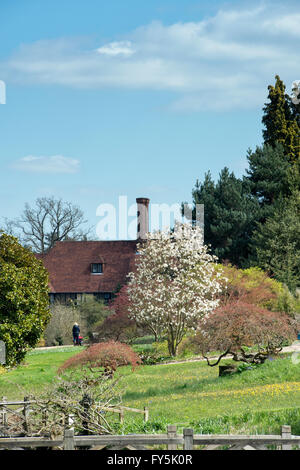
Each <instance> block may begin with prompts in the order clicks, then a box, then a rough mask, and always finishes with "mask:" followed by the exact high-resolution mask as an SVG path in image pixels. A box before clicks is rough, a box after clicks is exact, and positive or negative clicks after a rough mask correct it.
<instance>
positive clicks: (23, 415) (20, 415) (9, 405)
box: [0, 397, 149, 437]
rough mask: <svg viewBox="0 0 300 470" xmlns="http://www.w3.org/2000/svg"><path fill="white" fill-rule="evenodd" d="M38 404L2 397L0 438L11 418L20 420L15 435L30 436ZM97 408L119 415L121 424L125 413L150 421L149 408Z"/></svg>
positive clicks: (69, 418) (0, 405)
mask: <svg viewBox="0 0 300 470" xmlns="http://www.w3.org/2000/svg"><path fill="white" fill-rule="evenodd" d="M35 403H36V402H35V401H34V400H33V401H30V400H29V398H28V397H24V400H23V401H7V400H6V397H2V401H1V402H0V437H1V434H2V435H3V434H4V435H7V433H6V430H8V429H9V418H11V417H14V418H15V419H17V420H18V432H17V433H16V432H14V434H18V435H25V436H26V435H30V429H29V421H30V420H29V419H28V417H29V414H30V411H31V410H32V407H34V404H35ZM93 406H94V407H95V408H97V407H99V408H101V410H103V411H105V412H109V413H117V414H118V415H119V421H120V423H123V422H124V415H125V412H132V413H140V414H142V415H143V416H144V422H147V421H148V420H149V410H148V408H147V407H144V409H143V410H140V409H138V408H129V407H127V406H121V405H119V406H118V407H116V408H113V407H105V406H104V407H103V406H102V405H101V404H98V403H95V404H94V405H93ZM43 413H44V419H45V421H46V420H47V408H46V407H45V409H44V411H43ZM64 419H65V421H66V426H67V425H68V424H69V422H72V416H67V417H64ZM45 424H46V422H45Z"/></svg>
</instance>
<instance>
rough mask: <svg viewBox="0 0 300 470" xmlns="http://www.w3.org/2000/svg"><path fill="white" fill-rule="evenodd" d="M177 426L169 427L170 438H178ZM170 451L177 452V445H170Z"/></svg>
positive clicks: (170, 425) (171, 425)
mask: <svg viewBox="0 0 300 470" xmlns="http://www.w3.org/2000/svg"><path fill="white" fill-rule="evenodd" d="M176 430H177V426H175V425H174V424H169V425H168V437H171V438H172V437H176ZM168 450H177V444H168Z"/></svg>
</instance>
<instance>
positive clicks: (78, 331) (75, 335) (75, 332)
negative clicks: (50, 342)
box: [72, 322, 80, 346]
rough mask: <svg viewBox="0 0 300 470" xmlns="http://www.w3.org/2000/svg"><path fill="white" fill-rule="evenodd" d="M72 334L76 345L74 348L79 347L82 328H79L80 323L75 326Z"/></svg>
mask: <svg viewBox="0 0 300 470" xmlns="http://www.w3.org/2000/svg"><path fill="white" fill-rule="evenodd" d="M72 333H73V343H74V346H78V345H79V333H80V328H79V325H78V323H76V322H75V323H74V325H73V329H72Z"/></svg>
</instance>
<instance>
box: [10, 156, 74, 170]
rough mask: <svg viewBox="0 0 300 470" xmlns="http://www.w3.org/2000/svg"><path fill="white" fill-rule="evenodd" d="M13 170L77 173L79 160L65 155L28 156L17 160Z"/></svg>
mask: <svg viewBox="0 0 300 470" xmlns="http://www.w3.org/2000/svg"><path fill="white" fill-rule="evenodd" d="M13 168H14V169H16V170H21V171H28V172H32V173H76V172H77V171H78V170H79V160H75V159H74V158H68V157H64V156H63V155H53V156H50V157H42V156H41V157H36V156H33V155H28V156H27V157H23V158H20V159H19V160H17V161H16V162H15V163H14V164H13Z"/></svg>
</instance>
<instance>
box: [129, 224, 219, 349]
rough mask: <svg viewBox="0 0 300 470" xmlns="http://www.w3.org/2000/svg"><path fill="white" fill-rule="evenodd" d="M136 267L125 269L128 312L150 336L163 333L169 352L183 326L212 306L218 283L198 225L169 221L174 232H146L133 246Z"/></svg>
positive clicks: (186, 327) (196, 320) (188, 326)
mask: <svg viewBox="0 0 300 470" xmlns="http://www.w3.org/2000/svg"><path fill="white" fill-rule="evenodd" d="M138 252H139V253H140V256H139V257H138V259H137V262H136V271H135V272H132V273H130V274H129V287H128V295H129V300H130V305H129V312H130V316H131V317H132V318H134V319H135V320H136V321H137V322H138V323H139V324H143V325H147V326H148V328H149V329H150V330H151V331H152V332H153V333H154V334H155V336H156V337H162V336H166V337H167V338H168V344H169V351H170V354H172V355H175V354H176V351H177V346H178V345H179V343H180V342H181V341H182V338H183V336H184V334H185V333H186V332H187V331H188V330H193V329H196V328H197V325H198V323H199V320H200V319H201V318H203V319H204V318H205V317H207V316H208V315H209V314H210V313H211V312H212V311H213V310H214V309H215V308H216V307H217V306H218V302H219V301H218V299H217V294H218V293H219V292H220V290H221V287H220V284H219V282H218V279H217V278H218V276H217V275H216V272H215V269H214V263H215V261H216V257H215V256H213V255H211V254H209V253H208V247H207V246H205V245H204V243H203V232H202V229H201V228H200V227H193V226H192V225H191V224H180V223H177V224H176V225H175V229H174V232H170V231H158V232H156V233H155V234H148V236H147V239H146V241H145V242H141V243H140V244H139V245H138Z"/></svg>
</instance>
